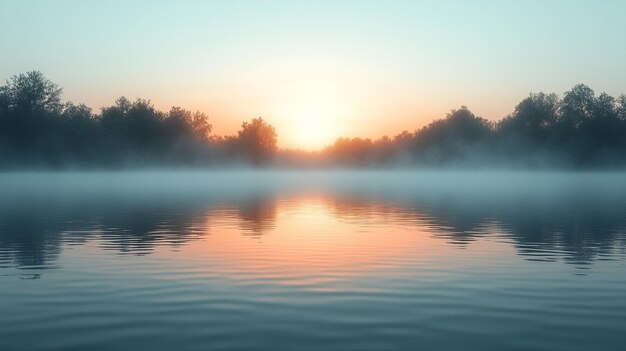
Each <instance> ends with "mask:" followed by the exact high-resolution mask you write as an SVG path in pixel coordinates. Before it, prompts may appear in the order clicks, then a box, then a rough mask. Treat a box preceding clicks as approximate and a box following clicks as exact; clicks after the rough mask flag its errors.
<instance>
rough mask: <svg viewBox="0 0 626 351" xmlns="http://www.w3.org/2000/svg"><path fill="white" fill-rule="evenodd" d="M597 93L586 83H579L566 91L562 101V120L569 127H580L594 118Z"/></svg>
mask: <svg viewBox="0 0 626 351" xmlns="http://www.w3.org/2000/svg"><path fill="white" fill-rule="evenodd" d="M595 104H596V99H595V94H594V92H593V90H592V89H591V88H589V87H588V86H586V85H584V84H577V85H576V86H574V88H572V90H570V91H568V92H566V93H565V95H564V96H563V100H562V102H561V107H560V112H561V121H562V122H563V123H564V124H565V125H566V126H569V127H573V128H579V127H580V126H581V125H582V124H583V123H585V122H586V121H588V120H590V119H591V118H593V113H594V111H595Z"/></svg>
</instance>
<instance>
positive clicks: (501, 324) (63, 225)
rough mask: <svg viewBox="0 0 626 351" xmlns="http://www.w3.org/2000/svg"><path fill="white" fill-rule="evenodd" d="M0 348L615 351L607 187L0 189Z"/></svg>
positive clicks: (148, 183) (617, 281) (268, 180)
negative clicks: (523, 350)
mask: <svg viewBox="0 0 626 351" xmlns="http://www.w3.org/2000/svg"><path fill="white" fill-rule="evenodd" d="M0 199H1V201H0V350H111V349H116V350H212V349H215V350H222V349H224V350H250V349H254V350H294V349H298V350H382V349H394V350H415V349H417V347H423V348H425V349H435V348H436V349H444V350H446V349H447V350H458V349H465V350H505V349H506V350H513V349H520V350H521V349H528V350H568V351H569V350H591V349H595V350H624V347H626V346H625V345H626V241H625V240H626V174H619V173H613V174H592V173H585V174H566V173H478V172H475V173H456V174H455V173H424V172H258V173H253V172H212V173H210V172H206V173H202V172H186V173H183V172H143V173H109V174H107V173H24V174H17V173H13V174H3V175H0Z"/></svg>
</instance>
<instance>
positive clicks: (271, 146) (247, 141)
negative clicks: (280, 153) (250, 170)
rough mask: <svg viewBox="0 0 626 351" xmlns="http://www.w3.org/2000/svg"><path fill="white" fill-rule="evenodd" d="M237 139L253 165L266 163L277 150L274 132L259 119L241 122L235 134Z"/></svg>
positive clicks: (272, 128) (267, 124)
mask: <svg viewBox="0 0 626 351" xmlns="http://www.w3.org/2000/svg"><path fill="white" fill-rule="evenodd" d="M237 139H238V143H239V145H240V146H241V147H242V148H243V150H244V152H245V153H246V155H247V156H248V157H249V159H250V161H251V162H252V163H253V164H255V165H260V164H262V163H265V162H268V161H269V160H270V159H271V157H272V156H273V154H274V152H275V151H276V149H277V147H276V142H277V135H276V131H275V130H274V127H272V125H270V124H269V123H267V122H266V121H264V120H263V118H261V117H259V118H253V119H252V120H251V121H250V122H243V124H242V125H241V130H239V131H238V132H237Z"/></svg>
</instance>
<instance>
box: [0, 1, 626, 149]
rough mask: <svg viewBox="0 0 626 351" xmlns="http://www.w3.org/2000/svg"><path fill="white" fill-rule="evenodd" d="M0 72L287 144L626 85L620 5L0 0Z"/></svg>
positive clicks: (310, 143)
mask: <svg viewBox="0 0 626 351" xmlns="http://www.w3.org/2000/svg"><path fill="white" fill-rule="evenodd" d="M0 48H2V50H1V52H0V79H1V80H5V79H6V78H8V77H9V76H11V75H14V74H17V73H23V72H26V71H29V70H39V71H42V72H43V73H44V74H45V75H46V76H48V78H50V79H52V80H53V81H55V82H56V83H58V84H59V85H61V86H62V87H63V88H64V97H65V99H67V100H72V101H74V102H84V103H86V104H87V105H89V106H91V107H92V108H94V109H96V110H97V109H99V108H100V107H101V106H104V105H110V104H112V103H113V101H114V100H115V98H117V97H119V96H122V95H124V96H126V97H129V98H132V99H134V98H137V97H141V98H146V99H150V100H152V102H154V104H155V105H156V106H157V107H158V108H160V109H164V110H165V109H169V107H170V106H173V105H176V106H182V107H185V108H188V109H193V110H201V111H204V112H206V113H207V114H208V115H209V117H210V118H211V120H212V123H213V125H214V127H215V132H216V133H218V134H230V133H234V132H235V131H236V130H237V129H238V128H239V125H240V124H241V122H242V121H243V120H247V119H250V118H252V117H256V116H263V117H264V118H265V119H267V120H268V121H270V123H272V124H273V125H274V126H275V127H276V130H277V132H278V134H279V144H280V145H281V146H283V147H301V148H307V149H311V148H317V147H320V146H322V145H323V144H326V143H329V142H331V141H332V140H334V139H335V138H336V137H337V136H339V135H350V136H365V137H378V136H381V135H383V134H388V135H394V134H396V133H397V132H400V131H402V130H403V129H407V130H414V129H416V128H418V127H420V126H422V125H424V124H425V123H428V122H429V121H430V120H432V119H433V118H440V117H443V116H445V113H446V112H448V111H449V110H450V109H452V108H458V107H459V106H461V105H467V106H469V107H470V109H471V110H472V111H474V113H476V114H477V115H480V116H482V117H485V118H489V119H499V118H501V117H503V116H504V115H506V114H507V113H509V112H511V111H512V110H513V108H514V106H515V104H516V103H517V102H519V101H520V100H521V99H522V98H524V97H525V96H527V95H528V93H529V92H538V91H546V92H557V93H563V92H564V91H566V90H568V89H570V88H571V87H572V86H573V85H574V84H576V83H585V84H588V85H590V86H591V87H592V88H593V89H595V90H596V92H601V91H606V92H607V93H609V94H611V95H615V96H617V95H619V94H620V93H625V92H626V1H622V0H616V1H609V0H603V1H572V0H568V1H549V0H542V1H522V0H519V1H503V0H499V1H421V2H420V1H319V0H311V1H252V0H250V1H231V0H229V1H226V0H223V1H214V2H210V1H130V0H125V1H110V0H107V1H102V0H100V1H85V0H81V1H27V0H16V1H8V0H0Z"/></svg>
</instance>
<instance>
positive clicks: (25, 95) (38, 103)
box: [0, 71, 63, 114]
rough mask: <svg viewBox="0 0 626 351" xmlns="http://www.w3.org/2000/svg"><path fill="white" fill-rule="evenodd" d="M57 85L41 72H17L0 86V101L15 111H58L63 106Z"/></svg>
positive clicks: (22, 112) (60, 90) (21, 112)
mask: <svg viewBox="0 0 626 351" xmlns="http://www.w3.org/2000/svg"><path fill="white" fill-rule="evenodd" d="M62 91H63V90H62V89H61V88H59V86H58V85H56V84H55V83H53V82H52V81H50V80H49V79H47V78H46V77H44V75H43V74H42V73H41V72H38V71H31V72H27V73H24V74H18V75H15V76H13V77H11V78H10V79H9V80H7V82H6V85H5V86H3V87H0V96H2V98H0V101H2V104H3V105H5V106H6V107H7V108H8V109H10V110H12V111H13V112H15V113H19V114H24V113H30V112H33V111H37V112H51V113H59V112H61V110H62V108H63V104H62V103H61V92H62Z"/></svg>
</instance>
